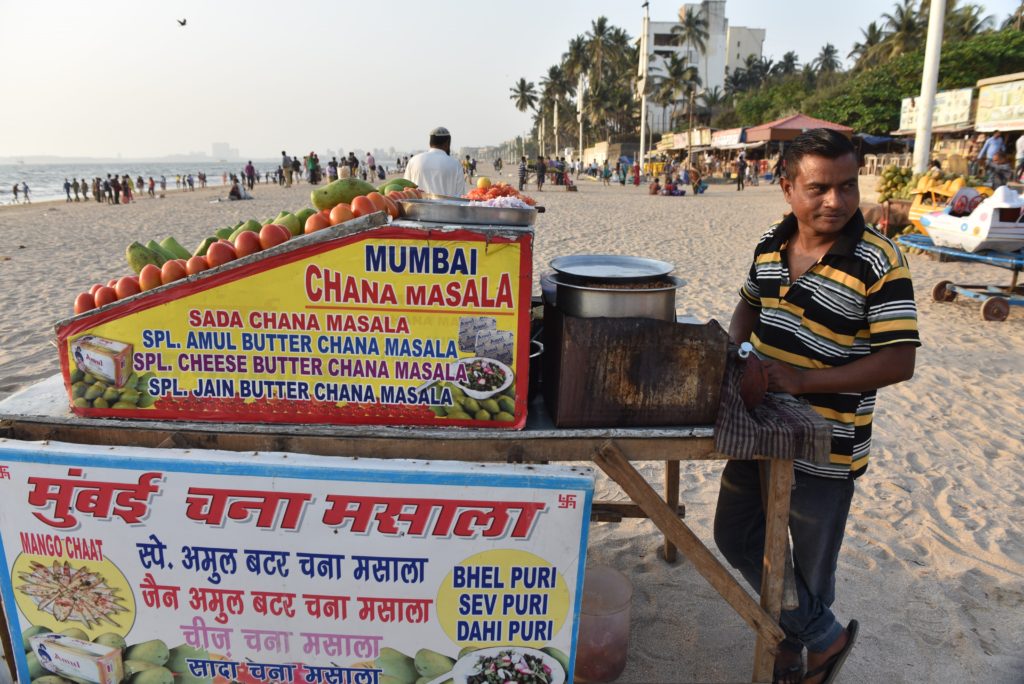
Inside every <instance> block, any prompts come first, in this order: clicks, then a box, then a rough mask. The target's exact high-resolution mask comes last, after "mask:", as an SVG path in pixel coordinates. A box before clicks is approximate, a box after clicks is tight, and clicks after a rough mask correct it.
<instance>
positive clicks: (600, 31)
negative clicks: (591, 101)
mask: <svg viewBox="0 0 1024 684" xmlns="http://www.w3.org/2000/svg"><path fill="white" fill-rule="evenodd" d="M586 38H587V53H588V56H589V58H590V69H591V77H590V80H591V82H592V83H596V82H597V81H600V80H601V76H602V74H603V73H604V56H605V53H606V52H608V43H609V41H610V39H611V26H609V24H608V17H604V16H602V17H598V18H597V19H596V20H594V21H592V22H590V31H588V32H587V36H586Z"/></svg>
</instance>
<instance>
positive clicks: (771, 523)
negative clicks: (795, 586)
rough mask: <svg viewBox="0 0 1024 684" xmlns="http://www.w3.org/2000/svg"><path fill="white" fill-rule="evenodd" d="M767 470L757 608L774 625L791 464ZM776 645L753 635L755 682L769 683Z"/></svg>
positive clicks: (782, 573)
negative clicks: (761, 563)
mask: <svg viewBox="0 0 1024 684" xmlns="http://www.w3.org/2000/svg"><path fill="white" fill-rule="evenodd" d="M768 469H769V471H770V473H771V475H770V477H769V480H768V505H767V511H766V514H765V530H764V572H763V573H762V575H761V608H763V609H764V611H765V612H766V613H768V615H770V616H771V619H772V620H773V621H775V622H776V623H777V622H778V620H779V614H780V613H781V611H782V588H783V584H784V577H785V556H786V548H787V542H788V540H789V494H790V489H791V488H792V486H793V462H792V461H782V460H777V459H776V460H772V461H770V462H769V465H768ZM778 645H779V642H778V641H776V642H774V643H773V642H772V641H771V640H769V639H765V638H764V637H763V636H761V634H758V636H757V645H756V647H755V648H754V677H753V681H755V682H765V681H769V682H770V681H771V679H772V668H773V667H774V666H775V651H776V649H777V648H778Z"/></svg>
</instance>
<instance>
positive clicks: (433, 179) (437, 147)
mask: <svg viewBox="0 0 1024 684" xmlns="http://www.w3.org/2000/svg"><path fill="white" fill-rule="evenodd" d="M429 145H430V149H428V150H427V151H426V152H420V153H419V154H417V155H414V156H413V158H412V159H410V160H409V164H408V165H407V166H406V167H405V178H406V180H411V181H412V182H413V183H415V184H416V185H418V186H419V188H420V189H421V190H423V191H424V192H431V193H434V194H436V195H449V196H451V197H462V195H463V194H465V192H466V177H465V174H463V173H462V165H461V164H459V161H458V160H457V159H455V158H454V157H452V156H451V151H452V134H451V133H450V132H449V131H448V129H447V128H445V127H444V126H438V127H437V128H435V129H434V130H432V131H431V132H430V138H429Z"/></svg>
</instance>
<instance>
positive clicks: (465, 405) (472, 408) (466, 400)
mask: <svg viewBox="0 0 1024 684" xmlns="http://www.w3.org/2000/svg"><path fill="white" fill-rule="evenodd" d="M459 403H460V404H462V410H463V411H465V412H466V413H468V414H470V415H472V414H474V413H477V412H478V411H479V410H480V402H478V401H477V400H476V399H474V398H473V397H462V399H460V400H459Z"/></svg>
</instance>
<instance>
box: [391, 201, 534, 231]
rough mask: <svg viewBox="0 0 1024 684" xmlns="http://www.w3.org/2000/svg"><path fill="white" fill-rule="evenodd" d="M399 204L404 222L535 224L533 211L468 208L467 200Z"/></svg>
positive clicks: (484, 207) (478, 206)
mask: <svg viewBox="0 0 1024 684" xmlns="http://www.w3.org/2000/svg"><path fill="white" fill-rule="evenodd" d="M399 204H400V205H401V206H402V215H403V216H405V218H408V219H412V220H414V221H426V222H428V223H449V224H452V225H459V224H464V223H470V224H475V225H485V226H532V225H533V224H534V222H535V221H536V220H537V210H536V209H518V208H515V207H488V206H484V205H482V204H477V205H474V204H470V203H469V200H421V199H403V200H399Z"/></svg>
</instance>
